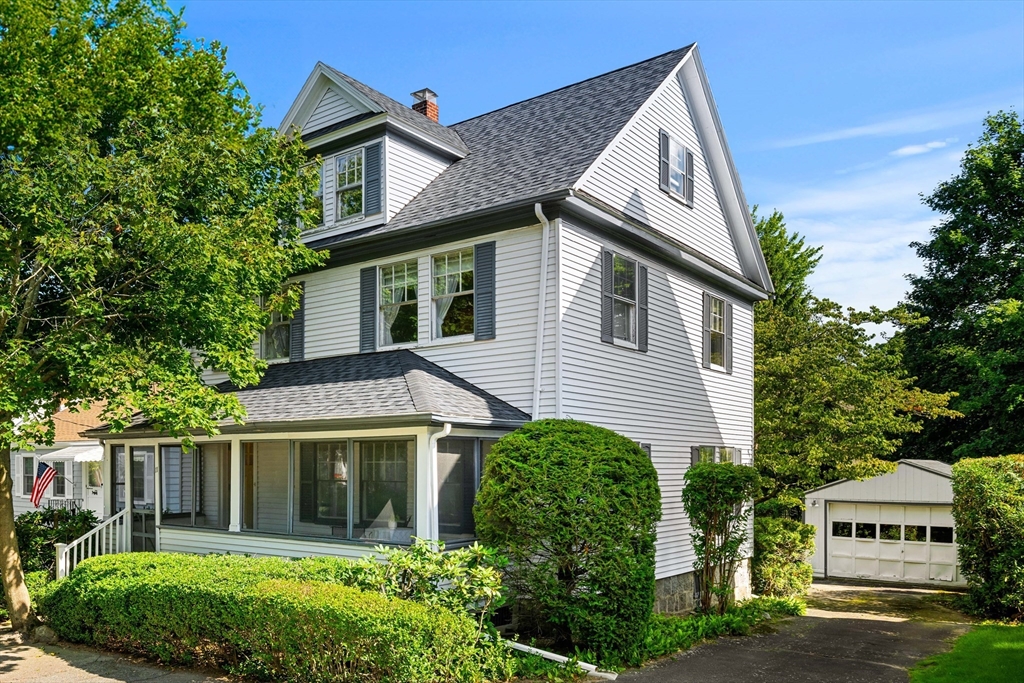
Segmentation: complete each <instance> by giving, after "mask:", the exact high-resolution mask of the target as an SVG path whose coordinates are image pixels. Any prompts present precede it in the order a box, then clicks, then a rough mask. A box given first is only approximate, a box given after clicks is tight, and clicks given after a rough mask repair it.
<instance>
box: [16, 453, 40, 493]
mask: <svg viewBox="0 0 1024 683" xmlns="http://www.w3.org/2000/svg"><path fill="white" fill-rule="evenodd" d="M26 460H31V461H32V469H31V470H30V473H31V475H32V486H35V483H36V457H35V456H34V455H24V454H21V455H19V456H18V461H19V462H20V463H21V472H20V473H19V475H20V476H19V477H18V479H19V483H18V486H19V487H20V488H21V497H22V498H30V497H31V496H32V486H29V487H28V488H27V489H26V488H25V475H26V474H28V473H27V472H25V461H26Z"/></svg>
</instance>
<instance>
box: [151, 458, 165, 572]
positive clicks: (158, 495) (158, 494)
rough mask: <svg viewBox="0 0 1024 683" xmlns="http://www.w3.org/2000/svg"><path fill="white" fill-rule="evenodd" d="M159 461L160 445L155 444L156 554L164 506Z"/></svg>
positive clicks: (154, 510) (154, 543) (154, 529)
mask: <svg viewBox="0 0 1024 683" xmlns="http://www.w3.org/2000/svg"><path fill="white" fill-rule="evenodd" d="M160 460H161V458H160V444H155V445H154V446H153V534H154V537H153V547H154V548H155V549H156V552H160V523H161V522H162V521H163V518H162V516H161V515H162V510H163V504H164V497H163V488H164V487H163V474H161V469H160Z"/></svg>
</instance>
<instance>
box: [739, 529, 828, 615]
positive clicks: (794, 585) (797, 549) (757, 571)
mask: <svg viewBox="0 0 1024 683" xmlns="http://www.w3.org/2000/svg"><path fill="white" fill-rule="evenodd" d="M814 532H815V528H814V525H813V524H804V523H803V522H798V521H796V520H795V519H785V518H780V517H755V518H754V561H753V563H752V572H753V582H754V592H755V593H758V594H759V595H772V596H776V597H780V598H786V597H799V596H802V595H805V594H806V593H807V589H808V588H810V587H811V579H812V576H813V570H812V569H811V565H810V563H809V562H808V561H807V560H808V559H810V557H811V555H813V554H814Z"/></svg>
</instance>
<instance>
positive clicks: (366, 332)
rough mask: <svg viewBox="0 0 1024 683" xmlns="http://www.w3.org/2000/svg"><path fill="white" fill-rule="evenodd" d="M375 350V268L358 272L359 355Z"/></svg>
mask: <svg viewBox="0 0 1024 683" xmlns="http://www.w3.org/2000/svg"><path fill="white" fill-rule="evenodd" d="M376 350H377V267H376V266H370V267H368V268H363V269H362V270H360V271H359V353H370V352H373V351H376Z"/></svg>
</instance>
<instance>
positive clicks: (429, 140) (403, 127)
mask: <svg viewBox="0 0 1024 683" xmlns="http://www.w3.org/2000/svg"><path fill="white" fill-rule="evenodd" d="M374 118H376V117H374ZM387 125H388V128H393V129H394V130H396V131H398V132H399V133H401V134H402V135H403V136H405V137H408V138H412V139H413V140H414V141H416V142H418V143H420V144H421V145H424V146H426V147H433V148H434V149H435V150H437V151H439V152H441V153H442V154H445V155H447V156H449V157H451V158H452V159H464V158H465V157H466V154H465V153H464V152H462V151H460V150H458V149H456V148H454V147H452V146H451V145H449V144H446V143H444V142H441V141H440V140H438V139H437V138H435V137H433V136H431V135H428V134H426V133H424V132H423V131H421V130H420V129H418V128H414V127H413V126H410V125H408V124H406V123H405V122H403V121H399V120H398V119H396V118H395V117H393V116H392V117H388V120H387Z"/></svg>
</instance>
